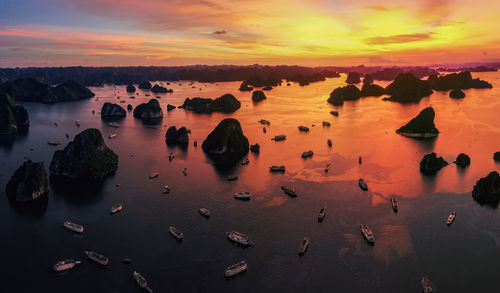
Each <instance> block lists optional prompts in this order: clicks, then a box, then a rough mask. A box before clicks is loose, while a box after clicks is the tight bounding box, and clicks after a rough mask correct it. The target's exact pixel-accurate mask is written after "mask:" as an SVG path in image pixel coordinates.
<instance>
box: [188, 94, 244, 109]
mask: <svg viewBox="0 0 500 293" xmlns="http://www.w3.org/2000/svg"><path fill="white" fill-rule="evenodd" d="M240 107H241V103H240V101H238V100H237V99H236V98H235V97H234V96H233V95H231V94H225V95H223V96H221V97H219V98H217V99H215V100H212V99H203V98H192V99H190V98H186V100H184V104H183V105H182V106H181V108H184V109H186V110H191V111H193V112H196V113H212V112H222V113H232V112H234V111H236V110H238V109H239V108H240Z"/></svg>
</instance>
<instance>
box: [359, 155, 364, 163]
mask: <svg viewBox="0 0 500 293" xmlns="http://www.w3.org/2000/svg"><path fill="white" fill-rule="evenodd" d="M358 162H359V164H361V163H363V159H362V158H361V156H360V157H359V159H358Z"/></svg>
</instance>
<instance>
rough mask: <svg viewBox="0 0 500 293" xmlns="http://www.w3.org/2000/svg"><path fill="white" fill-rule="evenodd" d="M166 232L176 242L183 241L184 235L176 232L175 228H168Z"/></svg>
mask: <svg viewBox="0 0 500 293" xmlns="http://www.w3.org/2000/svg"><path fill="white" fill-rule="evenodd" d="M168 231H169V232H170V234H172V236H174V237H175V238H177V239H178V240H182V239H184V234H182V232H181V231H179V230H177V228H175V227H174V226H170V227H169V228H168Z"/></svg>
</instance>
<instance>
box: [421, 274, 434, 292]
mask: <svg viewBox="0 0 500 293" xmlns="http://www.w3.org/2000/svg"><path fill="white" fill-rule="evenodd" d="M422 290H423V291H424V293H431V292H432V287H431V285H430V284H429V279H427V278H426V277H422Z"/></svg>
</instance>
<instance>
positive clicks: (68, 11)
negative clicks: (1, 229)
mask: <svg viewBox="0 0 500 293" xmlns="http://www.w3.org/2000/svg"><path fill="white" fill-rule="evenodd" d="M118 3H119V4H118ZM499 13H500V1H498V0H483V1H477V0H412V1H397V0H372V1H370V0H335V1H321V0H296V1H287V0H268V1H264V0H252V1H249V0H244V1H241V0H189V1H188V0H141V1H134V0H121V1H116V0H1V4H0V67H15V66H20V67H24V66H70V65H85V66H105V65H118V66H122V65H189V64H253V63H260V64H300V65H357V64H365V65H377V64H380V65H394V64H398V65H411V64H419V65H426V64H435V63H449V64H457V63H463V62H492V61H500V34H499V33H498V27H499V23H500V21H499V19H498V18H499V17H500V16H499Z"/></svg>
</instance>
